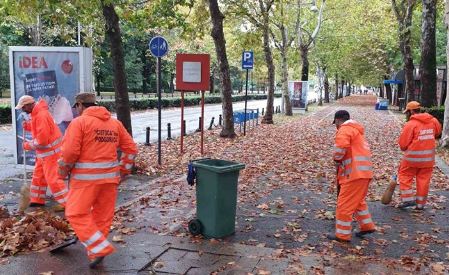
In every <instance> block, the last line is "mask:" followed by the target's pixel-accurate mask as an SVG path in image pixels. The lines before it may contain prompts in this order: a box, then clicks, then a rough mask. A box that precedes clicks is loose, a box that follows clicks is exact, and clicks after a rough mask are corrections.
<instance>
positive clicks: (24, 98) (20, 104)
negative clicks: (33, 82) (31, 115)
mask: <svg viewBox="0 0 449 275" xmlns="http://www.w3.org/2000/svg"><path fill="white" fill-rule="evenodd" d="M31 103H34V98H33V97H32V96H29V95H24V96H22V97H20V98H19V102H18V103H17V106H16V108H15V109H16V110H20V109H22V108H23V106H25V105H27V104H31Z"/></svg>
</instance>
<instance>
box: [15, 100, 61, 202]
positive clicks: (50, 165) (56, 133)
mask: <svg viewBox="0 0 449 275" xmlns="http://www.w3.org/2000/svg"><path fill="white" fill-rule="evenodd" d="M15 109H16V110H22V111H23V112H26V113H28V114H31V122H24V123H23V128H24V130H25V131H29V132H31V135H32V137H33V140H31V141H25V140H24V142H23V149H24V150H26V151H31V150H35V151H36V163H35V166H34V172H33V179H32V180H31V185H30V207H39V206H44V205H45V197H46V192H47V186H49V187H50V190H51V192H52V193H53V197H54V199H55V200H56V201H57V202H58V203H59V207H56V208H55V209H56V210H63V209H64V206H65V203H66V196H67V193H68V190H67V186H66V184H65V183H64V182H63V181H62V180H61V179H59V178H58V165H57V162H58V159H59V157H60V155H61V145H62V134H61V131H60V130H59V128H58V126H57V125H56V123H55V121H54V120H53V117H52V116H51V114H50V112H49V111H48V105H47V102H46V101H45V100H43V99H41V100H39V102H37V103H36V102H35V100H34V98H33V97H32V96H29V95H24V96H22V97H21V98H20V99H19V102H18V104H17V106H16V107H15Z"/></svg>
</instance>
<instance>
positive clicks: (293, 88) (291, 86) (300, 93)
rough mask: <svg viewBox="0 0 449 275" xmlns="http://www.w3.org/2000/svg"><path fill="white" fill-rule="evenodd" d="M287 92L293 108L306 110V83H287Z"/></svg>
mask: <svg viewBox="0 0 449 275" xmlns="http://www.w3.org/2000/svg"><path fill="white" fill-rule="evenodd" d="M288 90H289V92H290V100H291V104H292V107H293V108H300V109H307V103H308V100H307V94H308V92H309V82H308V81H289V82H288Z"/></svg>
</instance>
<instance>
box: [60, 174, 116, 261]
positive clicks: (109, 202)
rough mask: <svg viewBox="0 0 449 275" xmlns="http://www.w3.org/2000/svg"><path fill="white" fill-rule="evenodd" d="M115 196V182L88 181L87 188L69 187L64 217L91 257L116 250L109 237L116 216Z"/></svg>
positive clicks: (104, 254)
mask: <svg viewBox="0 0 449 275" xmlns="http://www.w3.org/2000/svg"><path fill="white" fill-rule="evenodd" d="M116 197H117V184H116V183H104V184H95V183H86V187H81V188H70V191H69V195H68V197H67V206H66V209H65V216H66V217H67V220H68V221H69V223H70V225H71V226H72V228H73V230H74V231H75V233H76V235H77V236H78V238H79V239H80V241H81V242H82V244H83V245H84V246H85V247H86V249H87V255H88V257H89V258H90V259H94V258H96V257H101V256H106V255H109V254H111V253H113V252H114V251H115V248H114V246H112V244H111V243H110V242H109V241H108V240H107V237H108V235H109V229H110V227H111V223H112V219H113V218H114V207H115V201H116Z"/></svg>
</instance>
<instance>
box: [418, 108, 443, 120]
mask: <svg viewBox="0 0 449 275" xmlns="http://www.w3.org/2000/svg"><path fill="white" fill-rule="evenodd" d="M423 110H424V112H426V113H429V114H431V115H432V116H434V117H435V118H436V119H438V120H439V121H440V123H441V124H443V121H444V106H440V107H436V106H434V107H430V108H424V109H423Z"/></svg>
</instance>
